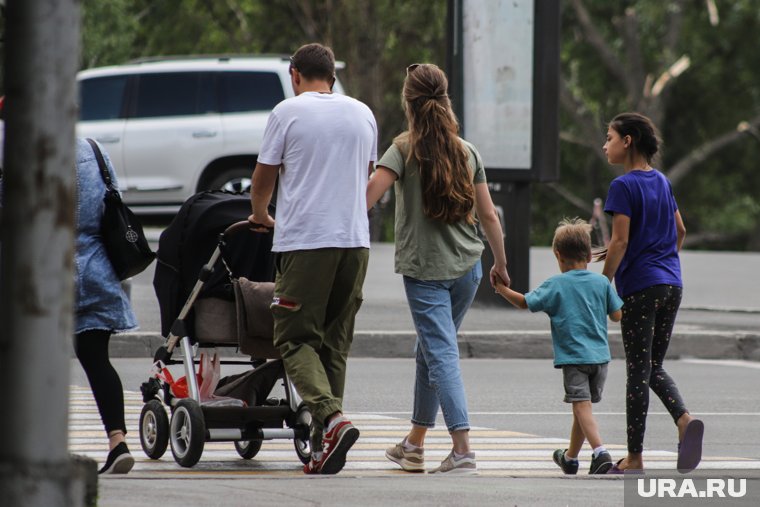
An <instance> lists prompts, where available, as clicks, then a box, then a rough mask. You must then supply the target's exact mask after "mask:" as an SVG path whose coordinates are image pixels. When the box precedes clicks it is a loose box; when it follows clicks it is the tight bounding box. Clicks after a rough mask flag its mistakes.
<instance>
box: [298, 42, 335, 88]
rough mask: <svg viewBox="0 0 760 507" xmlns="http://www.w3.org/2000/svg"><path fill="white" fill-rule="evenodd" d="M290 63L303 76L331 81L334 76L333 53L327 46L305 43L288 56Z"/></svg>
mask: <svg viewBox="0 0 760 507" xmlns="http://www.w3.org/2000/svg"><path fill="white" fill-rule="evenodd" d="M290 65H291V66H292V67H294V68H295V69H296V70H297V71H298V72H299V73H300V74H301V75H302V76H303V77H304V78H306V79H309V80H312V79H319V80H321V81H328V82H332V80H333V79H334V78H335V55H334V54H333V52H332V49H330V48H329V47H327V46H323V45H322V44H317V43H316V42H314V43H312V44H306V45H304V46H301V47H300V48H298V51H296V52H295V54H294V55H293V56H291V57H290Z"/></svg>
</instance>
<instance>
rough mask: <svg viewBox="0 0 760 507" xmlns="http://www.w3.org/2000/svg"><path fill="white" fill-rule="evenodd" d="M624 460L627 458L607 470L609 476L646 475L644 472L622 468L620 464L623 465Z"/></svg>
mask: <svg viewBox="0 0 760 507" xmlns="http://www.w3.org/2000/svg"><path fill="white" fill-rule="evenodd" d="M624 459H625V458H621V459H619V460H618V461H617V463H615V464H614V465H612V468H610V469H609V470H607V475H644V471H643V470H636V469H631V470H629V469H627V468H620V463H622V462H623V460H624Z"/></svg>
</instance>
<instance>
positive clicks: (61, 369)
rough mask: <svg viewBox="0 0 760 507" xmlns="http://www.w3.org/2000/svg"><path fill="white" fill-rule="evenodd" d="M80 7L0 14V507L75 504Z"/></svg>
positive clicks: (24, 6) (22, 2) (28, 1)
mask: <svg viewBox="0 0 760 507" xmlns="http://www.w3.org/2000/svg"><path fill="white" fill-rule="evenodd" d="M79 3H80V2H79V1H77V0H9V1H8V3H7V10H6V15H7V17H6V20H5V27H6V33H5V35H6V38H5V41H4V46H5V62H4V74H5V90H6V98H5V143H4V144H5V152H4V178H3V179H4V182H3V183H4V185H3V186H4V189H3V198H4V210H3V218H2V220H3V226H2V236H0V238H1V239H2V262H1V263H0V386H2V398H3V400H2V403H3V410H2V412H3V415H2V417H0V505H8V506H11V505H13V506H19V507H25V506H39V507H43V506H44V507H51V506H58V505H65V506H69V505H74V504H78V503H80V502H81V499H80V502H76V501H75V500H74V499H73V495H74V494H75V491H74V490H75V489H76V487H75V486H73V485H72V479H71V477H72V476H71V467H70V465H69V464H70V458H69V453H68V385H69V357H70V356H69V354H70V350H71V336H72V329H73V326H72V321H73V317H72V315H73V311H72V309H73V295H74V283H73V276H72V269H73V255H74V217H75V215H74V203H75V193H74V191H75V179H74V164H75V158H74V157H75V155H74V135H75V134H74V128H75V122H76V116H77V113H76V71H77V66H78V59H79Z"/></svg>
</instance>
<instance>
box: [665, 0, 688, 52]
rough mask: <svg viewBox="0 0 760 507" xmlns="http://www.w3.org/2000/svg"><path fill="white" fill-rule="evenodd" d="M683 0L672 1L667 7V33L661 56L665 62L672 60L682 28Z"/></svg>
mask: <svg viewBox="0 0 760 507" xmlns="http://www.w3.org/2000/svg"><path fill="white" fill-rule="evenodd" d="M683 13H684V0H674V1H673V2H672V3H671V5H670V6H669V7H668V31H667V33H666V34H665V40H664V44H663V46H664V48H663V49H664V51H663V56H664V60H665V62H667V61H669V60H672V59H673V58H674V56H675V53H676V45H677V44H678V40H679V39H680V37H681V27H682V26H683Z"/></svg>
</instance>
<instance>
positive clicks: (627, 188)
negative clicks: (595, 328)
mask: <svg viewBox="0 0 760 507" xmlns="http://www.w3.org/2000/svg"><path fill="white" fill-rule="evenodd" d="M677 210H678V206H677V205H676V199H675V197H674V196H673V189H672V187H671V186H670V182H669V181H668V179H667V178H666V177H665V175H664V174H662V173H661V172H660V171H658V170H656V169H654V170H651V171H639V170H635V171H631V172H629V173H627V174H624V175H623V176H619V177H618V178H615V179H614V180H613V181H612V183H611V184H610V190H609V192H608V194H607V202H606V203H605V204H604V211H606V212H607V213H610V214H612V215H614V214H615V213H621V214H623V215H626V216H627V217H629V218H630V219H631V226H630V232H629V235H628V248H627V249H626V251H625V255H624V256H623V261H622V262H621V263H620V267H618V270H617V272H616V273H615V287H616V288H617V291H618V294H620V295H621V296H623V297H625V296H628V295H630V294H633V293H634V292H638V291H640V290H643V289H646V288H648V287H652V286H653V285H663V284H665V285H674V286H676V287H682V286H683V283H682V282H681V261H680V260H679V258H678V247H677V235H676V217H675V213H676V211H677Z"/></svg>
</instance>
